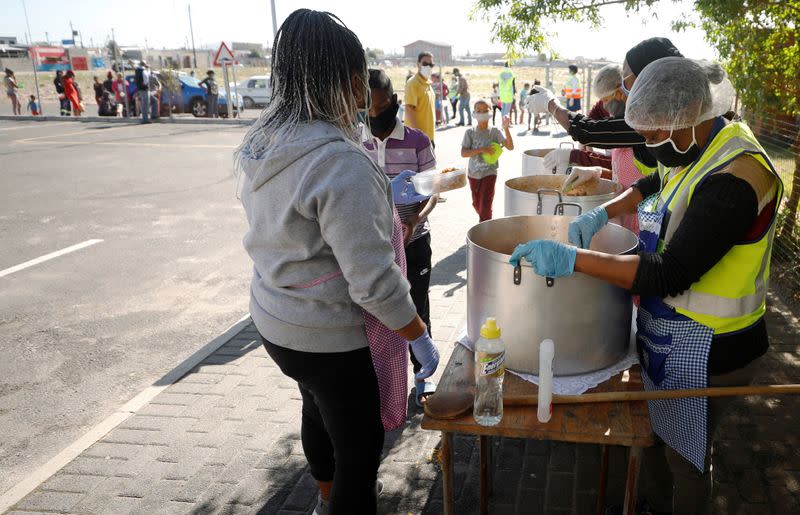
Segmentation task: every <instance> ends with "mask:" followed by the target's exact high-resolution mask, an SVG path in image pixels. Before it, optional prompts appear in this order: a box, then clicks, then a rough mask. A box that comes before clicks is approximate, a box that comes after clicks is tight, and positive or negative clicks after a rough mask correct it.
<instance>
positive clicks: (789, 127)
mask: <svg viewBox="0 0 800 515" xmlns="http://www.w3.org/2000/svg"><path fill="white" fill-rule="evenodd" d="M742 118H743V119H744V120H745V121H746V122H747V124H748V125H749V126H750V128H751V129H752V130H753V132H754V133H755V135H756V137H757V138H758V140H759V142H761V144H762V145H763V146H764V149H765V150H766V151H767V154H769V156H770V158H771V159H772V162H773V164H774V165H775V168H776V170H777V171H778V174H779V175H780V177H781V179H782V180H783V187H784V195H783V202H782V203H781V205H780V207H779V209H778V219H777V231H776V235H775V243H774V246H773V251H772V278H771V281H770V282H771V285H772V287H773V288H776V289H777V290H778V291H779V292H780V293H781V295H782V296H783V297H784V298H785V299H786V300H789V301H791V302H792V304H794V305H795V306H797V305H798V304H799V303H800V216H799V215H800V213H798V201H800V148H799V145H800V139H799V136H798V133H800V117H795V118H792V117H788V116H779V115H771V114H760V113H758V112H757V111H755V110H749V109H743V113H742Z"/></svg>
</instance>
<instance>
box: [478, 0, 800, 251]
mask: <svg viewBox="0 0 800 515" xmlns="http://www.w3.org/2000/svg"><path fill="white" fill-rule="evenodd" d="M662 1H665V0H662ZM658 3H659V0H477V5H476V7H475V11H474V14H475V15H476V16H482V17H484V18H485V19H487V20H493V24H494V37H493V39H494V40H495V41H500V42H502V43H504V44H505V45H506V46H507V47H508V48H509V51H512V52H518V51H521V50H535V51H539V50H541V49H545V48H548V45H547V37H548V34H547V33H546V32H545V31H544V30H543V29H542V23H543V22H544V21H575V22H584V23H585V22H588V23H590V24H592V25H593V26H598V25H600V22H601V21H602V18H601V12H600V11H601V8H602V7H603V6H606V5H611V4H623V5H624V6H625V10H626V11H628V12H639V11H641V10H643V9H649V8H654V7H655V6H656V4H658ZM694 10H695V13H696V16H697V21H691V20H689V21H687V20H685V19H684V20H676V21H674V22H673V27H674V28H675V29H676V30H680V29H683V28H686V27H688V26H699V27H701V28H702V29H703V30H704V31H705V35H706V40H707V41H708V42H709V43H710V44H711V45H712V46H713V47H714V48H715V49H716V50H717V53H718V54H719V56H720V58H721V60H722V64H723V66H724V67H725V68H726V70H727V71H728V75H729V77H730V79H731V82H732V83H733V85H734V86H735V87H736V90H737V91H738V92H739V96H740V97H739V98H740V100H741V102H742V104H743V105H745V106H747V107H749V108H750V109H752V110H754V111H756V112H760V113H765V114H772V115H777V114H784V115H790V116H795V117H796V116H800V35H799V33H798V31H800V0H694ZM635 43H636V42H635V41H632V42H631V45H633V44H635ZM620 57H621V56H620ZM793 151H794V154H795V170H794V175H793V179H792V187H791V192H790V194H789V196H788V198H787V199H786V203H785V205H784V213H785V214H786V216H785V217H784V222H783V225H782V227H781V229H780V235H779V236H781V237H784V236H785V237H791V235H792V234H793V231H794V229H795V226H796V224H797V211H798V205H800V132H798V133H797V134H796V135H795V141H794V148H793ZM787 186H788V185H787Z"/></svg>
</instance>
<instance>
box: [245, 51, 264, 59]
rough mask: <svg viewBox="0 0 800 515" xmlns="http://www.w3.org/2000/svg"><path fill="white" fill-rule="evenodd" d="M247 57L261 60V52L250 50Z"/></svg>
mask: <svg viewBox="0 0 800 515" xmlns="http://www.w3.org/2000/svg"><path fill="white" fill-rule="evenodd" d="M247 57H251V58H253V59H261V52H259V51H258V50H250V53H249V54H247Z"/></svg>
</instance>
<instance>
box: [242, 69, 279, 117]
mask: <svg viewBox="0 0 800 515" xmlns="http://www.w3.org/2000/svg"><path fill="white" fill-rule="evenodd" d="M238 90H239V96H241V97H242V98H243V99H244V107H245V108H246V109H252V108H254V107H261V106H265V105H267V104H269V99H270V96H271V95H272V89H271V88H270V87H269V75H254V76H252V77H250V78H248V79H245V80H243V81H242V82H240V83H239V85H238Z"/></svg>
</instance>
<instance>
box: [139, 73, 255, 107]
mask: <svg viewBox="0 0 800 515" xmlns="http://www.w3.org/2000/svg"><path fill="white" fill-rule="evenodd" d="M155 73H156V76H157V77H159V78H160V77H161V74H162V73H164V72H155ZM170 73H175V74H176V78H177V84H178V87H179V88H180V91H174V92H168V91H167V90H166V88H163V89H162V91H161V104H160V105H161V108H160V113H161V115H162V116H169V106H170V100H171V101H172V109H173V112H175V113H191V114H192V115H193V116H195V117H197V118H205V117H206V116H207V114H208V92H207V91H206V89H205V87H203V86H201V85H200V81H199V80H197V79H196V78H195V77H192V76H191V75H188V74H186V73H184V72H170ZM126 79H127V80H128V94H129V95H131V96H130V98H135V97H134V96H133V95H134V93H135V92H136V91H137V88H136V77H135V76H134V75H129V76H128V77H126ZM163 82H164V81H162V84H163ZM219 90H220V91H219V99H218V114H219V116H220V117H222V118H227V116H228V98H227V96H226V95H225V89H224V86H220V88H219ZM231 95H232V97H233V98H234V102H233V116H234V118H235V117H236V116H238V114H239V112H240V111H241V110H242V109H244V102H243V101H242V95H238V96H237V95H236V94H235V93H234V92H231Z"/></svg>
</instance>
